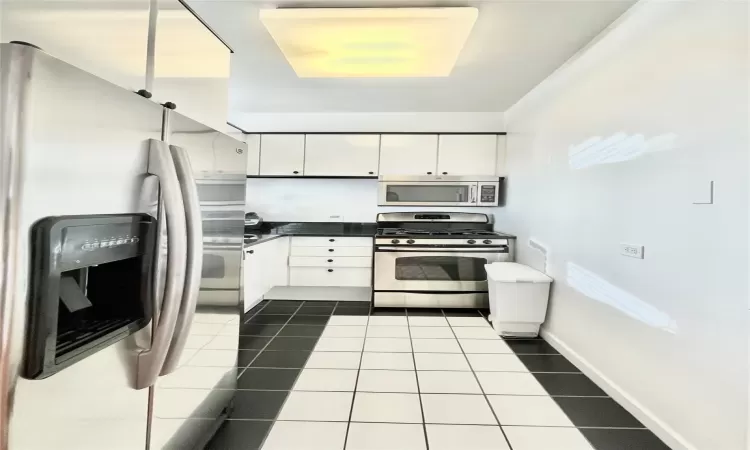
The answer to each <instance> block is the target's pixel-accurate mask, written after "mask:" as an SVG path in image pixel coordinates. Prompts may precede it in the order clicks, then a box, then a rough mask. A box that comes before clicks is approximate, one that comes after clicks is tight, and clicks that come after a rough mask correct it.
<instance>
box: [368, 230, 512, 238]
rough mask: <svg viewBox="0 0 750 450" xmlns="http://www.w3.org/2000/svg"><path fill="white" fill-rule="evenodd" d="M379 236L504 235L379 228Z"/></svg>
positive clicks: (491, 232) (444, 236)
mask: <svg viewBox="0 0 750 450" xmlns="http://www.w3.org/2000/svg"><path fill="white" fill-rule="evenodd" d="M378 236H400V237H409V236H412V237H431V238H456V237H465V238H469V237H501V236H502V234H500V233H496V232H494V231H485V230H467V229H464V230H461V229H458V230H456V229H443V230H439V229H438V230H422V229H417V228H379V229H378Z"/></svg>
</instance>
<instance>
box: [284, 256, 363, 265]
mask: <svg viewBox="0 0 750 450" xmlns="http://www.w3.org/2000/svg"><path fill="white" fill-rule="evenodd" d="M289 267H372V257H371V256H367V257H364V256H361V257H359V256H343V257H338V256H336V257H334V256H331V257H327V256H290V257H289Z"/></svg>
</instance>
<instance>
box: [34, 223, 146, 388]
mask: <svg viewBox="0 0 750 450" xmlns="http://www.w3.org/2000/svg"><path fill="white" fill-rule="evenodd" d="M156 228H157V227H156V221H155V220H154V219H153V218H152V217H151V216H148V215H145V214H122V215H100V216H59V217H47V218H44V219H42V220H40V221H38V222H36V223H35V224H34V226H33V227H32V229H31V267H30V270H31V276H30V289H29V311H28V321H27V324H28V329H27V334H26V336H27V338H26V354H25V359H24V363H25V364H24V369H25V370H24V376H25V377H26V378H31V379H41V378H47V377H49V376H50V375H53V374H55V373H56V372H59V371H60V370H62V369H64V368H65V367H68V366H70V365H71V364H74V363H75V362H78V361H80V360H82V359H84V358H86V357H88V356H91V355H92V354H94V353H96V352H97V351H99V350H101V349H103V348H106V347H108V346H110V345H112V344H114V343H115V342H117V341H119V340H121V339H123V338H125V337H126V336H129V335H131V334H133V333H135V332H136V331H138V330H140V329H141V328H143V327H144V326H146V324H148V322H149V321H150V320H151V310H150V305H151V304H152V302H151V295H152V294H151V293H152V289H151V287H152V282H153V279H152V265H153V263H154V261H153V260H154V256H155V253H154V252H155V243H156Z"/></svg>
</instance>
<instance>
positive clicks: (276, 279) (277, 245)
mask: <svg viewBox="0 0 750 450" xmlns="http://www.w3.org/2000/svg"><path fill="white" fill-rule="evenodd" d="M267 245H270V254H269V256H268V263H267V265H266V270H267V271H268V272H269V273H268V280H269V285H270V286H269V289H270V288H272V287H274V286H288V285H289V237H288V236H284V237H280V238H278V239H274V240H273V241H270V242H268V244H267Z"/></svg>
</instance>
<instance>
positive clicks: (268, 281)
mask: <svg viewBox="0 0 750 450" xmlns="http://www.w3.org/2000/svg"><path fill="white" fill-rule="evenodd" d="M244 252H245V256H244V257H245V261H244V263H245V265H244V282H245V285H244V294H245V311H247V310H249V309H250V308H252V307H253V306H255V305H257V304H258V302H260V301H261V300H263V295H265V293H266V292H268V291H269V290H271V288H273V287H274V286H288V285H289V265H288V259H289V237H287V236H284V237H280V238H277V239H273V240H270V241H268V242H263V243H260V244H258V245H254V246H252V247H248V248H247V249H245V250H244Z"/></svg>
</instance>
